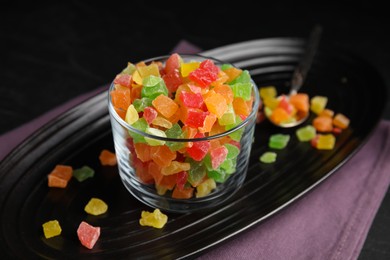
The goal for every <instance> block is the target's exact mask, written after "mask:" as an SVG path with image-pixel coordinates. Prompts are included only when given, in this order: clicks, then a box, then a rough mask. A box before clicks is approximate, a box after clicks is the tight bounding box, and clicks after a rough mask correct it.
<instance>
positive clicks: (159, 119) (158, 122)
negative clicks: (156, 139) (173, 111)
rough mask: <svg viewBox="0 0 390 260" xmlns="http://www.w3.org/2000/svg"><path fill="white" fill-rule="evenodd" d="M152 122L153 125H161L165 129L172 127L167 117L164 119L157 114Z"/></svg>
mask: <svg viewBox="0 0 390 260" xmlns="http://www.w3.org/2000/svg"><path fill="white" fill-rule="evenodd" d="M152 124H153V125H155V126H161V127H163V128H166V129H170V128H172V123H171V121H169V120H168V119H165V118H163V117H161V116H157V117H156V118H155V119H153V121H152Z"/></svg>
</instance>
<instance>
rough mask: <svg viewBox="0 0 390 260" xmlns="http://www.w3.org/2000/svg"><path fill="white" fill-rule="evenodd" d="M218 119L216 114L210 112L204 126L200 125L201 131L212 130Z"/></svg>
mask: <svg viewBox="0 0 390 260" xmlns="http://www.w3.org/2000/svg"><path fill="white" fill-rule="evenodd" d="M216 121H217V117H216V115H214V114H209V115H207V116H206V118H205V120H204V123H203V127H198V129H199V133H207V132H210V131H211V128H212V127H213V125H214V123H215V122H216Z"/></svg>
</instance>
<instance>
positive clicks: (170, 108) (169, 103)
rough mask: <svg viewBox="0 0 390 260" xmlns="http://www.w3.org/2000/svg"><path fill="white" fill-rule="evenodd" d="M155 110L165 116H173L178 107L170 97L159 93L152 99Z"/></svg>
mask: <svg viewBox="0 0 390 260" xmlns="http://www.w3.org/2000/svg"><path fill="white" fill-rule="evenodd" d="M152 104H153V106H154V107H155V108H156V110H157V111H158V112H159V113H161V114H162V115H163V116H165V117H166V118H169V117H171V116H173V114H175V113H176V111H177V110H178V109H179V106H178V105H177V104H176V102H175V101H173V100H172V99H171V98H169V97H167V96H165V95H163V94H161V95H159V96H157V97H156V98H155V99H154V100H153V101H152Z"/></svg>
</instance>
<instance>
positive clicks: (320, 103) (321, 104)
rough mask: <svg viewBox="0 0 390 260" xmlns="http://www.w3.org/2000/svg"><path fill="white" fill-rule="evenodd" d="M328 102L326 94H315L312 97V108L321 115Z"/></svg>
mask: <svg viewBox="0 0 390 260" xmlns="http://www.w3.org/2000/svg"><path fill="white" fill-rule="evenodd" d="M327 103H328V98H327V97H324V96H314V97H312V98H311V99H310V110H311V111H313V112H314V113H316V114H317V115H319V114H320V113H321V112H322V111H323V110H324V109H325V108H326V104H327Z"/></svg>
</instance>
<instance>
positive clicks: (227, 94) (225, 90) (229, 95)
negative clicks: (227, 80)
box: [213, 85, 234, 104]
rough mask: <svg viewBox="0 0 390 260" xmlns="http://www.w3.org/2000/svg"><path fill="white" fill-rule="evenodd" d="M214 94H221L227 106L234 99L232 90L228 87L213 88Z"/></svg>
mask: <svg viewBox="0 0 390 260" xmlns="http://www.w3.org/2000/svg"><path fill="white" fill-rule="evenodd" d="M213 90H214V91H215V93H219V94H221V95H222V96H223V97H224V98H225V99H226V103H227V104H231V103H232V102H233V99H234V94H233V90H232V88H231V87H229V86H228V85H218V86H216V87H215V88H213Z"/></svg>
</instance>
